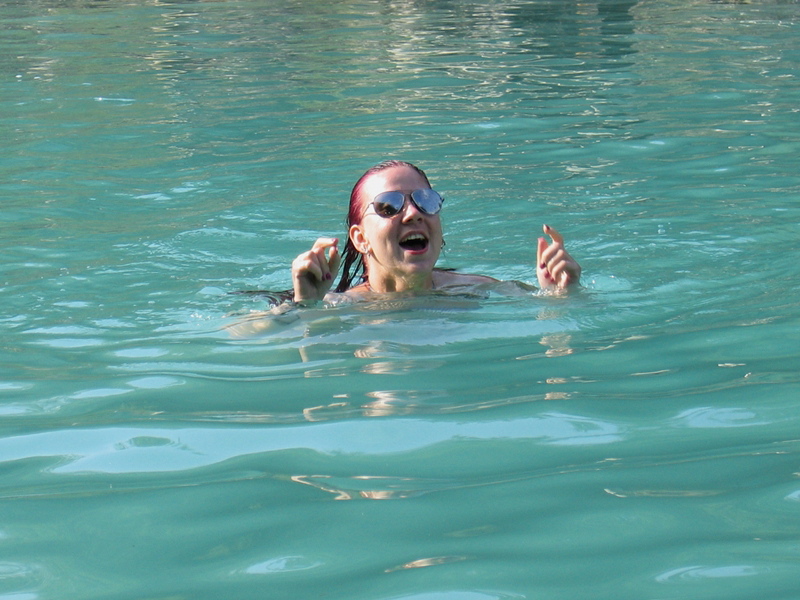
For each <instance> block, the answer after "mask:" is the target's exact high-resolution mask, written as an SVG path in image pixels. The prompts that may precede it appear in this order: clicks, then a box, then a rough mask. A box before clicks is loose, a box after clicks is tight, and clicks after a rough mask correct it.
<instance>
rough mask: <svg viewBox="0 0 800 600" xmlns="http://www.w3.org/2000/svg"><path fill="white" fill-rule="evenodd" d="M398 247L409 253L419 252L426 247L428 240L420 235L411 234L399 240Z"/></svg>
mask: <svg viewBox="0 0 800 600" xmlns="http://www.w3.org/2000/svg"><path fill="white" fill-rule="evenodd" d="M400 247H401V248H402V249H403V250H410V251H411V252H421V251H423V250H425V249H427V247H428V238H426V237H425V236H424V235H422V234H421V233H412V234H411V235H408V236H406V237H404V238H403V239H402V240H400Z"/></svg>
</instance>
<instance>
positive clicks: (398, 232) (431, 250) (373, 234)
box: [350, 166, 442, 281]
mask: <svg viewBox="0 0 800 600" xmlns="http://www.w3.org/2000/svg"><path fill="white" fill-rule="evenodd" d="M429 187H430V186H429V185H428V183H427V182H426V181H425V178H424V177H422V175H420V174H419V173H417V172H416V171H415V170H414V169H412V168H410V167H406V166H397V167H389V168H388V169H384V170H383V171H379V172H378V173H375V174H373V175H371V176H370V177H369V178H368V179H366V180H365V181H364V183H363V185H362V188H361V194H360V198H359V200H360V202H361V210H362V215H363V217H362V219H361V223H359V224H358V225H353V226H352V227H351V228H350V238H351V239H352V241H353V244H354V245H355V247H356V248H357V249H358V250H359V252H361V253H362V254H363V255H364V260H365V261H366V265H367V272H368V274H369V277H370V280H371V281H374V279H373V277H379V278H400V279H406V278H415V279H418V278H420V277H425V276H430V274H431V273H432V272H433V267H434V265H435V264H436V261H437V260H438V259H439V253H440V252H441V248H442V224H441V221H440V219H439V215H438V214H436V215H426V214H425V213H423V212H420V210H419V209H418V208H417V207H416V205H415V204H414V203H413V202H411V201H410V199H409V198H406V201H405V204H404V206H403V208H402V210H401V211H400V212H399V213H398V214H396V215H394V216H392V217H382V216H380V215H378V214H377V213H376V212H375V209H374V207H373V206H372V200H373V199H374V198H375V196H377V195H378V194H380V193H381V192H389V191H400V192H404V193H410V192H412V191H413V190H418V189H424V188H429Z"/></svg>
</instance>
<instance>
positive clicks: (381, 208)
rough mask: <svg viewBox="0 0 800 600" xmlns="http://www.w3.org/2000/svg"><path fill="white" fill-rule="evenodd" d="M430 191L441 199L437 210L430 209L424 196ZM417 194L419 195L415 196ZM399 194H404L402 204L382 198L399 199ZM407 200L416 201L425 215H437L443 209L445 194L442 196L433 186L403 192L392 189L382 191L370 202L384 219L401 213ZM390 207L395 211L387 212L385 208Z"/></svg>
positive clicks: (415, 204)
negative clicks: (398, 204)
mask: <svg viewBox="0 0 800 600" xmlns="http://www.w3.org/2000/svg"><path fill="white" fill-rule="evenodd" d="M430 192H433V194H435V195H436V197H437V198H438V199H439V203H438V206H436V207H434V208H435V210H432V211H429V210H428V208H427V207H426V206H425V204H426V202H427V199H426V198H425V197H424V196H425V195H428V194H429V193H430ZM415 195H416V196H417V197H415ZM398 196H402V201H401V203H400V206H399V207H398V206H396V205H397V202H387V201H386V200H382V199H381V198H386V197H389V198H394V199H395V200H396V199H397V197H398ZM406 200H411V202H413V203H414V206H416V207H417V209H418V210H419V211H420V212H421V213H422V214H424V215H436V214H439V211H440V210H442V205H443V204H444V196H442V195H441V194H440V193H439V192H437V191H436V190H434V189H431V188H420V189H418V190H412V191H410V192H401V191H400V190H390V191H387V192H381V193H380V194H378V195H377V196H375V197H374V198H373V199H372V202H371V203H370V204H371V205H372V208H373V210H374V211H375V214H376V215H378V216H379V217H383V218H384V219H391V218H392V217H394V216H396V215H399V214H400V213H401V212H402V210H403V207H405V205H406ZM386 207H389V208H391V209H392V210H394V212H392V213H387V212H386V210H385V208H386Z"/></svg>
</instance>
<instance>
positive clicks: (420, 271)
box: [292, 160, 581, 306]
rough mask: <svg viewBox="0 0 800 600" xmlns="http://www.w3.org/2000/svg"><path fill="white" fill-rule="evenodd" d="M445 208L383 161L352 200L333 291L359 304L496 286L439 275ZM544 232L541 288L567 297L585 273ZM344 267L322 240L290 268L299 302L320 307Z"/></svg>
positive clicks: (412, 171)
mask: <svg viewBox="0 0 800 600" xmlns="http://www.w3.org/2000/svg"><path fill="white" fill-rule="evenodd" d="M442 200H443V198H442V197H441V196H440V195H439V194H438V193H437V192H435V191H434V190H432V189H431V185H430V182H429V181H428V178H427V176H426V175H425V173H424V172H423V171H422V170H421V169H419V168H418V167H416V166H414V165H412V164H411V163H407V162H403V161H395V160H392V161H385V162H382V163H380V164H378V165H376V166H374V167H372V168H371V169H369V170H368V171H367V172H366V173H364V175H362V177H361V179H359V180H358V182H356V185H355V186H354V187H353V191H352V193H351V194H350V210H349V213H348V219H347V224H348V227H349V231H348V240H347V243H346V244H345V248H344V257H343V258H344V265H343V273H342V278H341V280H340V281H339V284H338V286H337V287H336V290H335V291H336V292H340V293H343V294H344V295H346V296H350V297H359V296H364V295H366V294H369V293H373V294H374V293H390V292H418V291H425V290H442V289H446V288H453V287H456V286H459V287H460V286H471V285H477V284H485V283H490V282H496V281H497V280H496V279H493V278H491V277H486V276H483V275H467V274H461V273H456V272H454V271H448V270H442V269H436V268H435V265H436V261H437V260H438V258H439V253H440V252H441V249H442V247H443V246H444V240H443V238H442V223H441V220H440V218H439V210H440V209H441V207H442ZM544 232H545V233H546V234H548V235H549V236H550V238H551V239H552V241H551V242H550V243H548V242H547V241H546V240H545V238H539V242H538V247H537V267H536V276H537V278H538V280H539V285H540V286H541V287H542V288H554V289H564V288H566V287H568V286H569V285H572V284H576V283H578V280H579V279H580V273H581V268H580V265H578V263H577V262H575V260H574V259H573V258H572V257H571V256H570V255H569V253H568V252H567V251H566V250H565V249H564V241H563V238H562V237H561V235H560V234H559V233H558V232H557V231H556V230H555V229H553V228H552V227H549V226H547V225H545V226H544ZM341 262H342V255H341V254H340V252H339V248H338V240H337V239H336V238H320V239H318V240H317V241H316V242H315V243H314V246H313V247H312V248H311V250H309V251H308V252H304V253H303V254H301V255H300V256H298V257H297V258H296V259H295V260H294V261H293V262H292V283H293V288H294V302H295V303H297V304H300V305H303V306H311V305H314V304H316V303H317V302H319V301H320V300H323V299H324V298H325V295H326V294H327V293H328V291H329V290H330V288H331V286H332V284H333V280H334V278H335V277H336V274H337V272H338V270H339V265H340V263H341Z"/></svg>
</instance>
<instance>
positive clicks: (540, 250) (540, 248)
mask: <svg viewBox="0 0 800 600" xmlns="http://www.w3.org/2000/svg"><path fill="white" fill-rule="evenodd" d="M548 245H549V244H548V243H547V240H546V239H544V238H543V237H540V238H539V243H538V244H537V246H536V267H537V268H539V269H543V268H544V267H545V266H546V265H545V262H546V261H545V258H544V252H545V250H547V246H548Z"/></svg>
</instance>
